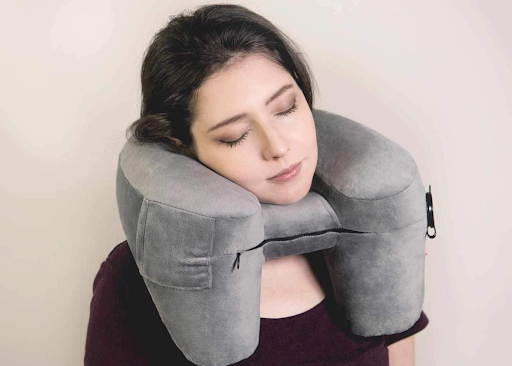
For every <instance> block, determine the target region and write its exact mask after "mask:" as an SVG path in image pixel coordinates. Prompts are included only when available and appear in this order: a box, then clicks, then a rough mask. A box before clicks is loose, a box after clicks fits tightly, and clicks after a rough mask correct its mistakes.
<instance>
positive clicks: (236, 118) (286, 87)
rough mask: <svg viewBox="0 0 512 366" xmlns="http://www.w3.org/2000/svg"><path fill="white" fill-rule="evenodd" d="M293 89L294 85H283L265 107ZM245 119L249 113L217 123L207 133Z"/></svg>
mask: <svg viewBox="0 0 512 366" xmlns="http://www.w3.org/2000/svg"><path fill="white" fill-rule="evenodd" d="M292 87H293V84H286V85H283V86H282V87H280V88H279V90H278V91H276V92H275V93H274V94H272V96H271V97H270V98H268V99H267V101H266V102H265V106H267V105H269V104H270V103H272V101H273V100H274V99H276V98H278V97H279V96H280V95H281V94H283V93H284V92H285V91H287V90H288V89H290V88H292ZM245 117H247V113H240V114H237V115H236V116H233V117H230V118H228V119H225V120H223V121H222V122H219V123H217V124H216V125H215V126H213V127H211V128H210V129H209V130H208V131H206V133H209V132H211V131H213V130H216V129H218V128H220V127H223V126H225V125H228V124H230V123H233V122H236V121H238V120H240V119H242V118H245Z"/></svg>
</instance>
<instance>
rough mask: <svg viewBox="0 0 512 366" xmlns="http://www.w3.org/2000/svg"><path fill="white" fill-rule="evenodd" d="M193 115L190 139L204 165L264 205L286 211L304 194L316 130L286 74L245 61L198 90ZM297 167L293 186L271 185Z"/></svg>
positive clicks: (259, 59)
mask: <svg viewBox="0 0 512 366" xmlns="http://www.w3.org/2000/svg"><path fill="white" fill-rule="evenodd" d="M294 105H295V107H294ZM195 112H196V117H195V119H194V120H193V121H192V126H191V133H192V136H193V139H194V148H195V152H196V156H197V159H198V160H199V161H200V162H201V163H202V164H204V165H206V166H207V167H209V168H210V169H212V170H214V171H216V172H217V173H219V174H221V175H222V176H224V177H226V178H228V179H229V180H231V181H233V182H235V183H236V184H238V185H239V186H241V187H243V188H245V189H247V190H248V191H250V192H252V193H253V194H254V195H255V196H256V197H258V199H259V200H260V202H262V203H273V204H279V205H288V204H291V203H294V202H297V201H299V200H300V199H302V198H303V197H304V196H305V195H306V194H307V193H308V191H309V189H310V187H311V182H312V179H313V174H314V172H315V169H316V164H317V157H318V148H317V140H316V130H315V124H314V120H313V115H312V113H311V110H310V108H309V106H308V104H307V101H306V98H305V97H304V94H303V93H302V90H301V89H300V88H299V86H298V85H297V84H296V82H295V80H294V79H293V77H292V76H291V75H290V74H289V73H288V71H286V70H285V69H283V68H281V67H280V66H279V65H277V64H275V63H274V62H272V61H270V60H269V59H267V58H265V57H263V56H250V57H247V58H245V59H243V60H242V61H239V62H238V63H236V64H233V65H232V66H230V67H228V68H226V69H223V70H221V71H219V72H217V73H216V74H214V75H213V76H212V77H211V78H209V79H207V80H206V81H205V82H204V83H203V84H202V85H201V87H200V88H199V90H198V94H197V103H196V111H195ZM241 115H243V116H241ZM235 116H236V117H239V118H236V120H235V119H233V120H232V122H228V123H223V124H222V125H220V123H221V122H223V121H226V120H228V119H231V118H232V117H235ZM234 141H237V142H234ZM227 142H232V143H231V144H228V143H227ZM297 163H300V171H299V173H298V174H297V175H295V176H293V178H292V179H291V180H288V181H285V182H279V181H276V180H275V179H270V178H272V177H274V176H276V175H277V174H279V173H280V172H281V171H283V170H284V169H287V168H290V167H292V166H293V165H295V164H297Z"/></svg>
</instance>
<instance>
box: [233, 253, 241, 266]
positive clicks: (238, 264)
mask: <svg viewBox="0 0 512 366" xmlns="http://www.w3.org/2000/svg"><path fill="white" fill-rule="evenodd" d="M235 265H236V268H237V269H238V268H240V252H237V253H236V259H235V263H234V264H233V269H235Z"/></svg>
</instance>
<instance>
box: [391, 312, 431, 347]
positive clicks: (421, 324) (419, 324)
mask: <svg viewBox="0 0 512 366" xmlns="http://www.w3.org/2000/svg"><path fill="white" fill-rule="evenodd" d="M428 322H429V320H428V318H427V316H426V315H425V313H424V312H423V311H422V312H421V315H420V318H419V319H418V320H417V321H416V323H414V325H413V326H412V327H411V328H410V329H408V330H406V331H404V332H402V333H397V334H391V335H387V336H385V339H386V346H389V345H391V344H393V343H395V342H398V341H400V340H402V339H404V338H407V337H410V336H412V335H414V334H416V333H418V332H420V331H422V330H423V329H425V327H426V326H427V325H428Z"/></svg>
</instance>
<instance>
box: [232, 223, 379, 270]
mask: <svg viewBox="0 0 512 366" xmlns="http://www.w3.org/2000/svg"><path fill="white" fill-rule="evenodd" d="M329 232H332V233H354V234H370V233H371V232H369V231H355V230H349V229H326V230H321V231H316V232H313V233H310V234H298V235H293V236H285V237H283V238H272V239H265V240H263V241H262V242H261V243H259V244H258V245H256V246H255V247H252V248H249V249H246V250H242V251H238V252H236V258H235V263H233V269H234V268H235V266H236V268H237V269H239V268H240V255H241V254H242V253H245V252H250V251H251V250H254V249H258V248H260V247H261V246H263V245H265V244H266V243H268V242H272V241H288V240H294V239H297V238H303V237H307V236H319V235H323V234H325V233H329Z"/></svg>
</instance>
